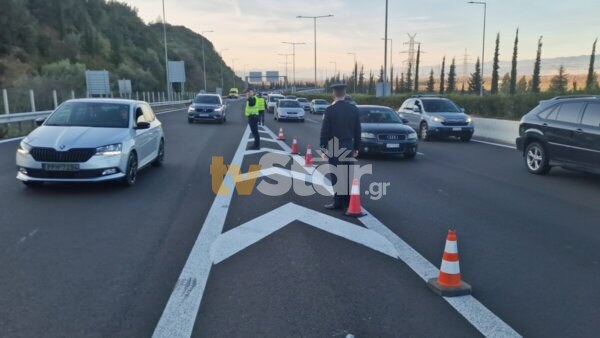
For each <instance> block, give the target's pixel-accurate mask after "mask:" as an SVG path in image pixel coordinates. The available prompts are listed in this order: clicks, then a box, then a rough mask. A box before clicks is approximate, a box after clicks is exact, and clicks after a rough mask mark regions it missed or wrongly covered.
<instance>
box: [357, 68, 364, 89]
mask: <svg viewBox="0 0 600 338" xmlns="http://www.w3.org/2000/svg"><path fill="white" fill-rule="evenodd" d="M358 89H359V92H360V93H364V92H365V66H364V65H361V66H360V73H359V75H358Z"/></svg>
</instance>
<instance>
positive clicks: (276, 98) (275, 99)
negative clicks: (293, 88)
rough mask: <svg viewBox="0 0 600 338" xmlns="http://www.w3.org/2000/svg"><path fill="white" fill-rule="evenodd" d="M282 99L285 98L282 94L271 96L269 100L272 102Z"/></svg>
mask: <svg viewBox="0 0 600 338" xmlns="http://www.w3.org/2000/svg"><path fill="white" fill-rule="evenodd" d="M281 99H283V97H282V96H271V97H269V101H270V102H277V101H279V100H281Z"/></svg>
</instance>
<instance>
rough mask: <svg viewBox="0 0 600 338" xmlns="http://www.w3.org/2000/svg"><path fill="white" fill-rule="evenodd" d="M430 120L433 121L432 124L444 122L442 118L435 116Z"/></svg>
mask: <svg viewBox="0 0 600 338" xmlns="http://www.w3.org/2000/svg"><path fill="white" fill-rule="evenodd" d="M432 120H433V122H444V121H446V120H445V119H444V118H443V117H437V116H434V117H433V118H432Z"/></svg>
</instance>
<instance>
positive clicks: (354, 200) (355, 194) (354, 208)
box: [346, 178, 366, 217]
mask: <svg viewBox="0 0 600 338" xmlns="http://www.w3.org/2000/svg"><path fill="white" fill-rule="evenodd" d="M364 215H366V214H365V213H364V212H363V211H362V208H361V206H360V185H359V183H358V179H357V178H355V179H354V180H353V181H352V190H351V191H350V205H348V209H347V210H346V216H353V217H361V216H364Z"/></svg>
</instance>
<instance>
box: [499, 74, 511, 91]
mask: <svg viewBox="0 0 600 338" xmlns="http://www.w3.org/2000/svg"><path fill="white" fill-rule="evenodd" d="M500 93H502V94H510V74H509V73H508V72H507V73H506V74H504V77H503V78H502V83H500Z"/></svg>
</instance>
